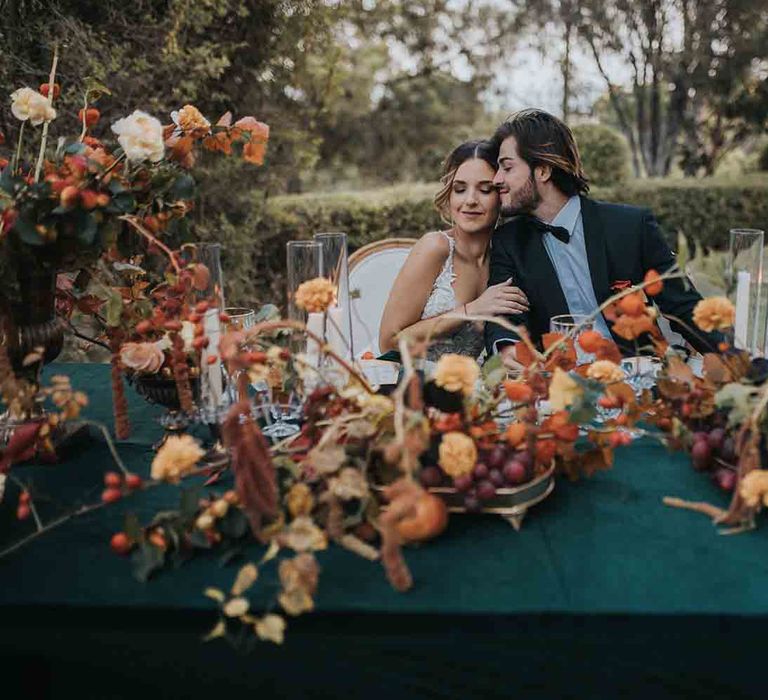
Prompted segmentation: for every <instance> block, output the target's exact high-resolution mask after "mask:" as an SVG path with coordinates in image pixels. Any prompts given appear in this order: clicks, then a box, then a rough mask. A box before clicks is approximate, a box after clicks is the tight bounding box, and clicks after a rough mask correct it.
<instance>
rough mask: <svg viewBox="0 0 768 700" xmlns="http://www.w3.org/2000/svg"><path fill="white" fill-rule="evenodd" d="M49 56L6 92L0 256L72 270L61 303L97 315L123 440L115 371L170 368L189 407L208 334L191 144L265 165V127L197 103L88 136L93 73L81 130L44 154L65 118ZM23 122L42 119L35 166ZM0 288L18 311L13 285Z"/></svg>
mask: <svg viewBox="0 0 768 700" xmlns="http://www.w3.org/2000/svg"><path fill="white" fill-rule="evenodd" d="M56 64H57V55H55V56H54V60H53V66H52V69H51V73H50V76H49V80H48V82H46V83H44V84H43V85H41V86H40V88H39V90H33V89H32V88H29V87H24V88H20V89H19V90H16V91H15V92H14V93H13V94H12V95H11V111H12V112H13V114H14V116H15V117H16V118H17V119H19V120H20V122H21V129H20V134H19V139H18V143H17V144H16V148H15V150H14V153H13V155H12V156H11V158H10V159H3V160H2V161H0V170H2V172H0V245H1V246H2V250H0V259H1V260H2V261H3V262H5V263H11V266H12V267H14V268H18V269H22V270H24V269H28V268H35V269H36V268H41V267H42V268H43V269H45V270H46V271H48V273H50V274H51V275H53V276H55V275H56V274H57V273H61V272H67V271H70V272H72V273H73V274H71V275H63V274H60V275H59V279H58V284H57V300H56V311H57V312H58V314H59V316H60V317H61V318H63V319H65V320H66V322H67V323H68V324H69V326H70V329H72V330H74V331H75V332H76V333H77V329H75V328H74V326H73V325H72V323H71V321H69V318H70V317H71V316H72V314H73V313H75V312H79V313H81V314H85V315H87V316H88V317H90V318H92V319H97V321H98V325H99V326H100V331H99V333H98V334H97V337H96V338H90V340H93V341H94V342H97V343H100V344H103V345H105V346H106V347H108V348H109V349H110V351H111V355H112V367H113V372H112V382H113V394H114V407H115V429H116V434H117V436H118V437H119V438H124V437H127V435H128V432H129V424H128V419H127V404H126V401H125V397H124V388H123V385H122V380H121V375H122V373H123V372H127V373H128V374H129V376H131V377H133V376H136V375H147V374H153V375H154V374H162V375H163V376H166V377H172V378H173V379H174V381H175V383H176V386H177V391H178V397H179V401H180V404H181V407H182V409H183V410H185V411H188V410H191V408H192V404H193V398H192V389H191V388H190V377H192V378H194V377H195V376H196V375H198V374H199V372H200V363H201V359H202V351H203V350H204V349H205V348H206V347H207V345H208V342H209V341H208V338H206V337H205V329H204V328H203V326H202V324H201V316H202V314H204V313H205V311H206V309H207V307H208V306H209V305H211V306H213V305H215V304H216V303H217V299H216V297H215V295H210V294H209V296H208V297H205V296H204V295H203V292H205V291H206V290H208V283H209V277H210V273H209V271H208V269H207V268H206V267H205V265H203V264H201V263H199V262H195V261H194V255H192V260H189V259H188V258H189V256H187V258H186V259H185V256H184V255H183V252H184V248H185V240H187V239H188V237H189V232H188V227H187V224H186V220H185V217H186V216H187V214H188V213H189V212H190V211H191V209H192V207H193V198H194V194H195V190H194V180H193V178H192V176H191V175H190V172H189V171H190V168H192V166H193V165H194V163H195V160H196V157H197V156H196V153H197V151H198V150H199V149H203V150H207V151H211V152H219V153H223V154H225V155H230V154H232V153H233V152H234V151H235V149H239V151H240V153H241V154H242V157H243V158H244V159H245V160H246V161H247V162H250V163H253V164H257V165H258V164H261V163H262V162H263V159H264V154H265V148H266V143H267V140H268V137H269V127H268V126H267V125H266V124H263V123H261V122H258V121H257V120H256V119H255V118H254V117H251V116H246V117H242V118H240V119H238V120H236V121H234V120H233V117H232V114H231V113H229V112H227V113H226V114H224V115H222V116H221V117H220V118H219V119H218V120H217V121H216V123H215V124H212V123H211V122H210V121H209V120H208V119H207V118H206V117H205V116H203V114H202V113H201V112H200V111H199V110H198V109H197V108H196V107H194V106H193V105H185V106H183V107H182V108H181V109H179V110H178V111H174V112H173V113H172V114H171V115H170V116H171V119H170V121H171V123H169V124H166V125H163V124H162V123H161V122H160V121H159V120H158V119H157V118H155V117H154V116H151V115H149V114H147V113H145V112H143V111H141V110H134V111H133V112H132V113H131V114H129V115H128V116H126V117H123V118H121V119H118V120H117V121H115V122H114V123H113V124H111V126H110V129H109V131H110V132H111V134H112V135H113V136H114V137H116V140H117V144H116V146H115V145H110V144H109V143H108V142H107V141H106V140H102V138H99V137H97V136H96V135H94V134H95V132H96V130H97V127H98V124H99V121H100V116H101V115H100V113H99V110H98V109H97V108H96V107H95V106H94V103H95V102H96V101H97V100H98V99H99V98H100V97H102V96H103V95H105V94H109V90H108V89H107V88H106V87H104V86H103V85H100V84H98V83H95V82H93V81H90V82H89V83H88V85H87V86H86V89H85V92H84V95H83V107H82V109H81V110H80V111H79V113H78V115H77V120H78V123H79V126H80V132H79V135H77V136H76V137H75V138H73V139H72V140H68V139H67V138H66V137H61V138H58V140H57V145H56V148H55V151H54V152H53V154H49V153H48V150H47V143H48V137H49V127H50V125H51V124H52V122H53V121H54V120H55V119H57V118H61V117H62V115H61V114H57V111H56V110H55V109H54V107H53V105H54V100H55V98H56V97H58V95H59V94H60V90H61V88H60V86H59V85H58V83H56V82H55V76H56ZM28 125H30V126H32V127H37V126H41V128H42V133H41V138H40V147H39V153H38V157H37V160H36V163H35V164H34V165H33V163H32V162H31V161H28V160H26V159H25V157H24V154H25V140H24V139H25V130H26V129H27V126H28ZM186 247H187V252H189V250H192V251H194V246H193V245H192V246H189V244H186ZM3 277H4V279H13V275H11V276H9V277H8V278H6V276H5V275H4V276H3ZM3 292H4V295H5V297H6V298H7V299H10V300H11V301H12V303H13V305H14V306H15V307H18V306H20V307H21V308H22V311H23V307H24V301H25V300H24V299H23V298H22V299H21V300H19V298H18V297H19V290H13V289H3ZM21 296H22V297H23V293H22V294H21ZM51 313H53V310H51ZM13 315H15V316H17V317H18V316H22V317H23V315H24V314H23V313H21V314H19V313H18V312H15V314H13ZM17 322H18V320H17ZM81 337H83V336H82V335H81ZM206 360H207V361H209V362H214V361H216V358H215V357H211V356H210V355H207V356H206Z"/></svg>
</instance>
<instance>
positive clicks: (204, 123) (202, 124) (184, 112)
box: [171, 105, 211, 133]
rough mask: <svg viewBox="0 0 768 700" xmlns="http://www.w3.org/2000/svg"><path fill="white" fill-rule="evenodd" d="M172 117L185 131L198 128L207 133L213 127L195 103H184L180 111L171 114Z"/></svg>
mask: <svg viewBox="0 0 768 700" xmlns="http://www.w3.org/2000/svg"><path fill="white" fill-rule="evenodd" d="M171 118H172V119H173V121H174V122H175V123H176V124H177V125H178V127H179V128H180V129H181V130H182V131H183V132H185V133H188V132H190V131H197V130H201V131H204V132H206V133H207V132H208V131H209V130H210V128H211V122H209V121H208V120H207V119H206V118H205V117H204V116H203V115H202V113H201V112H200V110H199V109H198V108H197V107H195V106H194V105H184V106H183V107H182V108H181V109H180V110H179V111H178V112H174V113H173V114H171Z"/></svg>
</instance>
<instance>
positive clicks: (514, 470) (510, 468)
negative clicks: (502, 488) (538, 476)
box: [504, 459, 527, 485]
mask: <svg viewBox="0 0 768 700" xmlns="http://www.w3.org/2000/svg"><path fill="white" fill-rule="evenodd" d="M526 477H527V471H526V468H525V465H524V464H523V463H522V462H521V461H520V460H519V459H510V460H509V462H507V463H506V464H505V465H504V478H505V479H506V480H507V483H508V484H512V485H517V484H522V483H523V482H524V481H525V480H526Z"/></svg>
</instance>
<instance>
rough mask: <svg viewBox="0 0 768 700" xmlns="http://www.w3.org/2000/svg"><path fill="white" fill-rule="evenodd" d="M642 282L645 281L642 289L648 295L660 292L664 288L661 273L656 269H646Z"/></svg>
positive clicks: (651, 295) (652, 295) (653, 295)
mask: <svg viewBox="0 0 768 700" xmlns="http://www.w3.org/2000/svg"><path fill="white" fill-rule="evenodd" d="M643 282H644V283H645V287H643V290H644V291H645V293H646V294H647V295H648V296H649V297H655V296H656V295H657V294H661V290H662V289H664V280H662V279H661V275H660V274H659V273H658V272H656V270H648V272H646V273H645V277H644V278H643Z"/></svg>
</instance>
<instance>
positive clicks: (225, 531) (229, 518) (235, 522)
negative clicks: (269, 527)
mask: <svg viewBox="0 0 768 700" xmlns="http://www.w3.org/2000/svg"><path fill="white" fill-rule="evenodd" d="M247 531H248V521H247V520H246V518H245V515H243V511H241V510H240V509H239V508H230V509H229V510H228V511H227V514H226V515H225V516H224V517H223V518H222V519H221V520H219V532H221V534H222V535H226V536H227V537H231V538H232V539H234V540H238V539H240V538H241V537H242V536H243V535H245V533H246V532H247Z"/></svg>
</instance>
